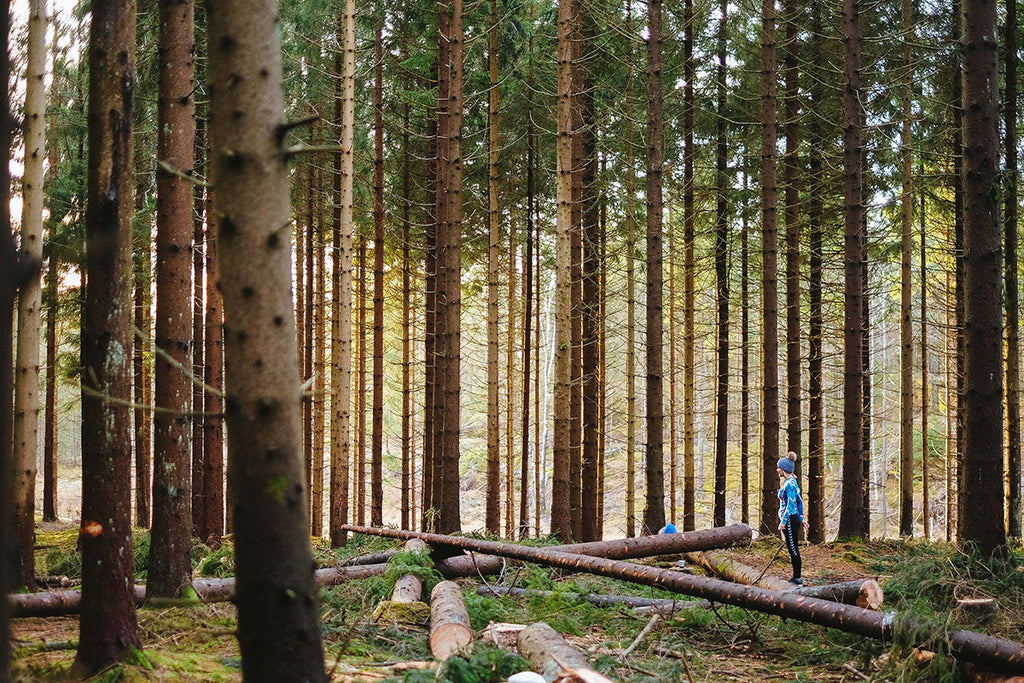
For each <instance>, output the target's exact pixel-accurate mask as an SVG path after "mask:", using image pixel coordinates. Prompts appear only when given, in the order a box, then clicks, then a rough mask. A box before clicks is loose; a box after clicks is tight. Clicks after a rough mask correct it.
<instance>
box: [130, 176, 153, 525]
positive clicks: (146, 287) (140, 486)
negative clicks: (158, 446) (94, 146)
mask: <svg viewBox="0 0 1024 683" xmlns="http://www.w3.org/2000/svg"><path fill="white" fill-rule="evenodd" d="M140 195H141V192H140ZM152 241H153V240H152V239H150V238H149V236H148V235H147V238H146V239H145V240H141V242H142V244H140V245H139V247H138V251H139V254H138V259H139V261H138V263H139V268H138V269H137V270H136V272H135V295H134V307H135V310H134V316H135V317H134V325H135V327H137V328H138V329H139V330H140V331H141V332H142V337H139V336H138V335H136V337H135V344H134V346H133V349H132V366H133V382H132V400H133V402H134V403H135V406H136V408H135V410H134V415H135V421H134V424H133V427H134V430H135V444H134V447H135V526H139V527H142V528H148V527H149V525H150V522H151V519H152V515H151V511H152V505H151V503H152V491H153V486H152V477H153V449H152V444H153V429H152V427H153V412H152V411H151V410H150V409H149V406H150V401H151V400H152V398H153V382H152V374H151V372H150V364H149V362H148V360H147V359H146V357H145V351H146V350H147V348H148V347H150V346H151V343H152V341H151V340H152V339H153V335H152V329H153V325H152V317H151V316H150V312H149V311H150V308H151V303H152V298H151V296H150V285H151V283H152V280H151V278H152V272H151V269H150V265H149V262H150V252H151V249H152Z"/></svg>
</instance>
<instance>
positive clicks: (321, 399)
mask: <svg viewBox="0 0 1024 683" xmlns="http://www.w3.org/2000/svg"><path fill="white" fill-rule="evenodd" d="M317 137H319V136H317ZM321 180H322V174H321V173H320V170H319V164H318V165H317V172H316V181H315V184H314V186H313V187H314V188H315V189H316V192H317V197H320V196H321V192H320V187H321V185H322V181H321ZM319 204H320V202H319V201H317V207H316V254H315V261H316V277H315V278H314V282H315V284H316V287H315V294H314V296H313V300H314V305H313V334H314V339H315V341H314V343H313V387H312V389H313V391H312V396H310V397H309V398H308V399H306V400H307V401H308V402H309V403H311V404H312V407H313V467H312V470H311V471H312V473H313V479H312V483H311V485H310V492H309V500H310V505H309V513H310V527H309V529H310V534H311V535H313V536H317V537H319V536H323V531H324V448H325V445H324V421H325V419H326V416H325V414H324V408H325V403H326V401H325V395H324V394H325V391H326V389H327V335H326V331H327V274H326V271H325V267H326V261H327V258H326V257H327V254H326V252H327V241H326V240H325V239H324V226H323V218H321V216H323V211H322V210H321V208H320V206H319Z"/></svg>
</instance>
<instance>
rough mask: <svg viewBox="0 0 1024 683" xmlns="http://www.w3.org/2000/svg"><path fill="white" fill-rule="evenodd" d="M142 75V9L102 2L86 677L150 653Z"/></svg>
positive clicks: (87, 384) (94, 136)
mask: <svg viewBox="0 0 1024 683" xmlns="http://www.w3.org/2000/svg"><path fill="white" fill-rule="evenodd" d="M134 74H135V4H134V3H133V2H96V3H94V4H93V6H92V24H91V27H90V32H89V119H88V122H89V179H88V194H87V197H86V217H85V220H86V223H85V224H86V273H87V276H86V282H85V303H84V307H83V311H82V341H81V345H82V367H83V374H82V377H83V384H82V524H81V534H80V536H79V545H80V547H81V552H82V607H81V617H80V633H79V640H78V652H77V654H76V656H75V664H74V666H73V670H74V672H75V673H76V674H78V675H83V677H84V676H88V675H92V674H94V673H96V672H98V671H100V670H101V669H103V668H104V667H106V666H108V665H109V664H111V663H112V662H115V661H117V660H119V659H121V658H122V657H124V656H126V655H128V654H129V653H131V652H132V650H133V649H139V648H141V647H142V641H141V639H140V638H139V632H138V622H137V620H136V616H135V596H134V594H133V592H132V587H131V586H132V580H131V576H132V558H131V551H130V549H131V493H130V486H129V481H130V476H131V438H132V437H131V420H130V413H129V408H128V403H127V402H128V399H129V397H130V395H131V383H132V377H131V365H130V361H129V356H128V351H127V350H128V349H129V348H131V344H132V332H131V307H130V305H129V301H131V297H132V291H131V286H132V285H131V277H130V274H131V267H130V264H131V245H132V240H131V234H132V233H131V217H132V191H133V187H132V182H133V180H132V113H133V112H132V110H133V105H134V94H135V78H134ZM5 82H6V81H5ZM5 168H6V165H5ZM5 204H6V203H5ZM4 317H6V316H4ZM6 338H7V339H9V338H10V336H9V335H8V336H7V337H6ZM105 398H112V399H114V401H106V400H104V399H105ZM115 401H122V402H115ZM186 533H187V527H186Z"/></svg>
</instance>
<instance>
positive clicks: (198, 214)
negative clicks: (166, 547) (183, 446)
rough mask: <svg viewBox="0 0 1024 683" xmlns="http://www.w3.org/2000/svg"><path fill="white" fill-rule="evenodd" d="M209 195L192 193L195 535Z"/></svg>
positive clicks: (199, 148)
mask: <svg viewBox="0 0 1024 683" xmlns="http://www.w3.org/2000/svg"><path fill="white" fill-rule="evenodd" d="M195 125H196V129H195V147H194V149H195V158H194V160H193V169H194V173H195V174H196V175H198V176H199V177H205V176H206V175H207V170H206V163H205V161H206V118H205V117H204V116H202V115H197V116H196V123H195ZM205 214H206V198H205V196H204V193H203V190H202V189H201V188H199V187H198V186H197V187H196V189H195V190H194V191H193V193H192V379H193V380H195V381H193V382H192V404H191V405H192V419H191V423H192V424H191V426H192V443H191V447H192V501H191V506H192V508H191V509H192V535H193V536H195V537H196V538H202V535H203V529H205V528H206V504H205V500H204V496H205V495H206V484H205V483H204V481H203V478H204V477H205V476H206V464H205V462H204V460H203V459H204V457H205V453H206V449H205V447H204V446H203V434H204V428H203V425H204V422H205V420H204V415H203V412H204V411H203V408H202V406H203V385H202V384H201V383H200V382H199V381H198V378H200V377H203V376H205V374H206V373H205V371H204V370H203V359H204V356H205V348H204V342H205V340H206V333H205V332H204V330H203V325H204V324H205V322H206V303H205V300H206V297H205V296H204V290H205V286H204V283H203V279H204V276H205V274H206V268H205V265H206V257H205V253H204V251H205V249H206V246H205V244H204V240H205V236H204V234H203V231H204V224H205V223H206V220H207V217H206V215H205Z"/></svg>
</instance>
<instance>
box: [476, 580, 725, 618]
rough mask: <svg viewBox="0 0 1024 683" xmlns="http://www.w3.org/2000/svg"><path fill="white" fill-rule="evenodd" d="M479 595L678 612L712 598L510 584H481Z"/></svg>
mask: <svg viewBox="0 0 1024 683" xmlns="http://www.w3.org/2000/svg"><path fill="white" fill-rule="evenodd" d="M476 592H477V594H478V595H497V596H500V595H508V596H511V597H514V598H532V597H542V598H553V597H556V596H557V597H560V598H562V599H564V600H571V601H573V602H586V603H589V604H591V605H597V606H598V607H614V606H615V605H622V606H624V607H657V608H658V610H659V611H664V612H678V611H681V610H684V609H689V608H694V607H700V608H703V609H710V608H711V601H710V600H672V599H671V598H642V597H639V596H636V595H597V594H595V593H558V592H555V591H540V590H530V589H527V588H510V587H508V586H480V587H479V588H477V589H476Z"/></svg>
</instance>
